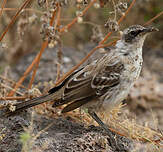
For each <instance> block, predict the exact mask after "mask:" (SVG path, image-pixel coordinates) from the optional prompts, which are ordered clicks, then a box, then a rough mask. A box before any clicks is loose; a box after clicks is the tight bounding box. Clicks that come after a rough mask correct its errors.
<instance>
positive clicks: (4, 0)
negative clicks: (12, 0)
mask: <svg viewBox="0 0 163 152" xmlns="http://www.w3.org/2000/svg"><path fill="white" fill-rule="evenodd" d="M6 2H7V0H3V2H2V7H1V9H0V17H1V15H2V12H3V10H4V7H5V5H6Z"/></svg>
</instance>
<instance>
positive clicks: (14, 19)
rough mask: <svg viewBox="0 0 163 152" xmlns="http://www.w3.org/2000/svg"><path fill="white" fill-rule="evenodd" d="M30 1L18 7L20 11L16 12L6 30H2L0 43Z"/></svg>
mask: <svg viewBox="0 0 163 152" xmlns="http://www.w3.org/2000/svg"><path fill="white" fill-rule="evenodd" d="M30 1H31V0H26V1H25V2H24V3H23V5H22V6H21V7H20V9H19V10H18V11H17V12H16V14H15V15H14V16H13V17H12V19H11V22H10V23H9V24H8V26H7V27H6V29H5V30H4V32H3V33H2V35H1V37H0V41H2V39H3V38H4V36H5V35H6V33H7V32H8V30H9V28H10V27H11V26H12V25H13V24H14V23H15V21H16V18H17V17H18V15H19V14H20V13H21V11H22V10H23V9H24V8H25V7H26V6H27V5H28V4H29V2H30Z"/></svg>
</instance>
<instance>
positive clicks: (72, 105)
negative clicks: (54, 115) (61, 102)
mask: <svg viewBox="0 0 163 152" xmlns="http://www.w3.org/2000/svg"><path fill="white" fill-rule="evenodd" d="M93 98H95V96H88V97H86V98H83V99H80V100H77V101H74V102H72V103H70V104H68V105H67V106H66V107H65V108H64V109H63V110H62V113H66V112H69V111H72V110H74V109H76V108H79V107H81V106H82V105H84V104H86V103H88V102H89V101H91V100H93Z"/></svg>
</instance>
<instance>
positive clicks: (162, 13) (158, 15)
mask: <svg viewBox="0 0 163 152" xmlns="http://www.w3.org/2000/svg"><path fill="white" fill-rule="evenodd" d="M161 15H163V11H162V12H160V13H158V14H157V15H156V16H154V17H153V18H151V19H150V20H149V21H148V22H146V23H145V24H144V26H146V25H149V24H150V23H151V22H153V21H154V20H156V19H157V18H158V17H160V16H161Z"/></svg>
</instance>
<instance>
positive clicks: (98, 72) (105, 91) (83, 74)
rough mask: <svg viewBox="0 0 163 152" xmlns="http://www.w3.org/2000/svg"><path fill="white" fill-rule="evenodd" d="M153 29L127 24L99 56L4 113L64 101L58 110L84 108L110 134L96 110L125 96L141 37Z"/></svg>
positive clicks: (137, 65)
mask: <svg viewBox="0 0 163 152" xmlns="http://www.w3.org/2000/svg"><path fill="white" fill-rule="evenodd" d="M155 31H158V29H157V28H155V27H144V26H141V25H131V26H129V27H128V28H126V29H124V30H123V33H122V35H121V38H120V40H118V41H117V43H116V45H115V47H114V48H112V49H110V50H109V51H107V52H106V54H104V55H103V57H101V58H99V59H97V60H95V61H93V62H92V63H90V64H88V65H86V66H85V67H82V68H80V69H78V70H76V71H74V72H73V73H72V74H71V75H70V76H68V77H67V78H66V79H65V80H64V81H63V82H62V83H60V84H59V85H58V86H56V87H54V88H52V89H50V90H49V91H48V93H47V94H46V95H43V96H41V97H37V98H33V99H31V100H28V101H23V102H19V103H16V104H14V105H13V107H14V110H12V111H10V110H7V111H6V113H5V114H4V115H6V116H10V115H13V114H15V113H17V112H19V111H22V110H24V109H27V108H30V107H33V106H36V105H38V104H41V103H44V102H48V101H54V104H53V107H58V106H61V105H65V104H66V106H65V107H64V108H63V110H62V113H66V112H69V111H72V110H74V109H76V108H79V107H84V108H87V109H88V114H89V115H90V116H91V117H92V118H93V119H94V120H95V121H96V122H97V123H98V124H99V125H100V126H101V127H102V128H103V129H104V130H105V131H106V132H107V133H108V134H109V135H110V136H111V130H110V129H109V128H108V127H107V126H106V124H105V123H104V122H103V121H102V120H101V119H100V118H99V116H98V115H97V112H101V111H102V112H104V111H108V110H110V109H112V108H113V107H114V106H115V105H117V104H119V103H120V102H121V101H123V100H124V99H125V98H126V97H127V95H128V94H129V92H130V89H131V88H132V86H133V85H134V83H135V81H136V80H137V79H138V77H139V75H140V72H141V69H142V63H143V58H142V48H143V44H144V40H145V38H146V36H147V35H148V34H149V33H152V32H155Z"/></svg>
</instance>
